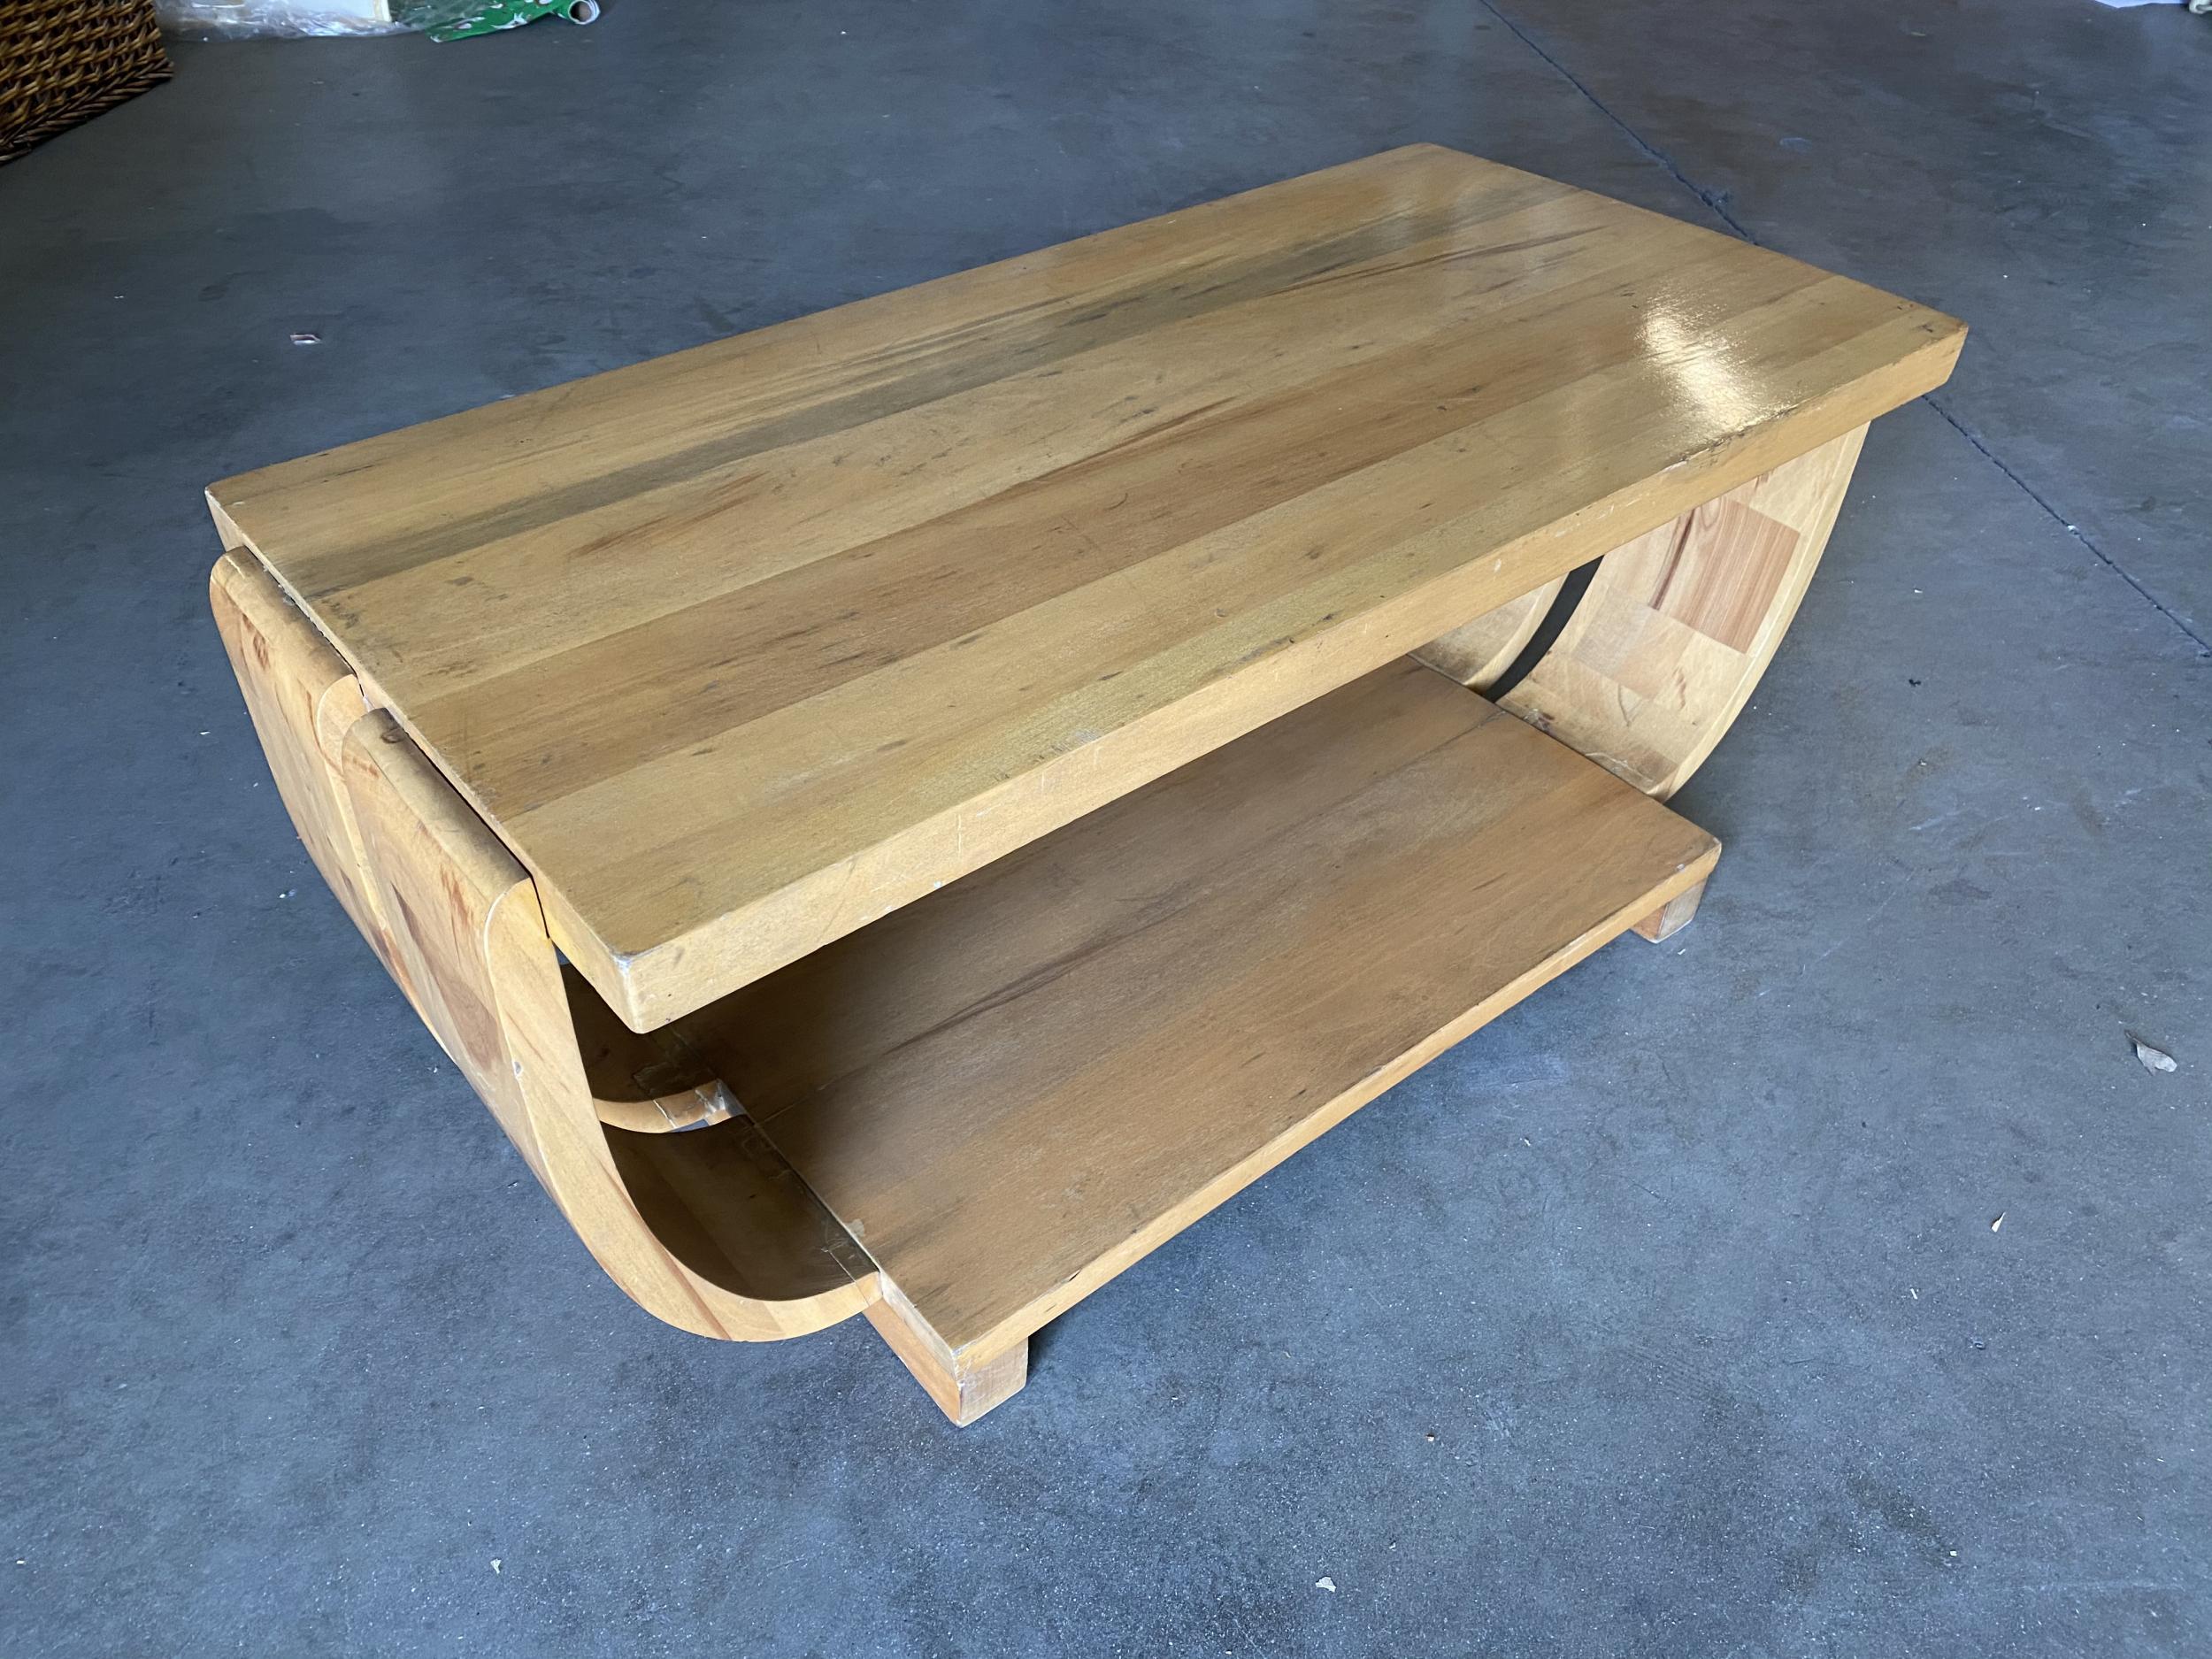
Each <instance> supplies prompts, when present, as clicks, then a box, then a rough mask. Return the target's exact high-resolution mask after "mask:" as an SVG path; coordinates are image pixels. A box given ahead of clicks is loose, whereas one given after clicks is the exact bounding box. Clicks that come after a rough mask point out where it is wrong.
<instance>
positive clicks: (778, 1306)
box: [342, 710, 877, 1341]
mask: <svg viewBox="0 0 2212 1659" xmlns="http://www.w3.org/2000/svg"><path fill="white" fill-rule="evenodd" d="M342 778H343V780H344V784H345V788H346V794H347V796H348V798H349V801H350V802H351V803H352V807H353V812H354V818H355V821H356V823H357V825H358V826H359V830H360V835H361V844H362V850H363V853H364V854H365V861H366V862H365V868H366V872H367V875H368V879H369V883H370V886H371V889H372V891H373V895H374V896H375V898H376V900H377V902H378V905H379V908H380V910H382V912H383V914H384V916H385V918H387V921H388V925H389V927H390V930H391V940H392V946H393V950H394V954H395V956H396V957H397V959H398V961H399V964H400V966H401V970H402V972H403V976H404V977H405V979H407V981H408V982H410V983H411V984H412V985H414V986H415V987H416V989H417V992H418V1003H417V1006H418V1007H419V1010H420V1011H421V1014H422V1017H423V1019H424V1021H425V1022H426V1024H427V1025H429V1026H430V1028H431V1029H432V1030H433V1031H434V1032H435V1033H437V1035H438V1037H439V1039H440V1041H442V1042H443V1043H444V1044H445V1046H446V1049H447V1052H448V1053H449V1054H451V1055H452V1056H453V1058H454V1063H455V1064H457V1065H458V1066H459V1067H460V1068H461V1070H462V1071H464V1072H465V1073H466V1075H467V1077H468V1079H469V1081H470V1082H471V1083H472V1084H473V1085H475V1087H476V1092H477V1093H478V1094H480V1095H481V1096H482V1097H483V1100H484V1102H485V1104H487V1105H488V1106H489V1107H490V1108H491V1110H492V1114H493V1116H494V1117H495V1118H497V1119H498V1120H499V1125H500V1127H501V1128H503V1129H504V1130H505V1131H506V1132H507V1138H508V1139H509V1140H511V1141H513V1142H514V1144H515V1148H516V1149H517V1150H518V1151H519V1152H520V1153H521V1154H522V1156H523V1158H524V1160H525V1161H526V1162H527V1163H528V1164H529V1165H530V1167H531V1169H532V1171H534V1173H535V1174H536V1175H537V1178H538V1179H539V1181H540V1182H541V1183H542V1184H543V1186H544V1187H545V1189H546V1191H547V1192H548V1193H549V1194H550V1195H551V1196H552V1199H553V1202H555V1203H556V1204H557V1205H559V1206H560V1209H561V1211H562V1213H563V1214H564V1215H565V1216H566V1217H568V1219H569V1223H570V1225H572V1226H573V1227H574V1228H575V1229H576V1232H577V1234H578V1236H579V1237H580V1238H581V1239H582V1240H583V1241H584V1244H585V1246H586V1248H588V1249H589V1250H590V1251H591V1253H592V1255H593V1256H595V1257H596V1258H597V1259H598V1261H599V1264H600V1265H601V1266H602V1267H603V1268H604V1269H606V1271H607V1274H608V1277H609V1278H611V1279H613V1280H614V1281H615V1283H616V1284H618V1285H619V1286H621V1287H622V1288H623V1289H624V1290H625V1291H626V1292H627V1293H628V1294H629V1295H630V1296H631V1297H632V1298H633V1299H634V1300H635V1301H636V1302H638V1303H639V1305H640V1306H641V1307H643V1308H644V1309H646V1310H648V1311H649V1312H650V1313H652V1314H655V1315H656V1316H657V1317H660V1318H662V1319H665V1320H666V1321H667V1322H668V1323H669V1324H671V1325H678V1326H680V1327H682V1328H683V1329H685V1330H687V1331H693V1332H696V1333H698V1334H700V1335H702V1336H716V1337H728V1338H735V1339H739V1340H751V1341H761V1340H772V1339H775V1338H779V1337H787V1336H798V1335H802V1334H803V1333H806V1332H809V1331H815V1330H819V1329H820V1328H821V1327H822V1326H824V1325H832V1324H834V1323H835V1322H836V1321H838V1320H840V1319H842V1318H845V1317H848V1316H849V1315H851V1314H855V1313H858V1312H860V1311H861V1310H863V1309H864V1307H866V1306H867V1305H868V1303H870V1302H872V1301H874V1300H875V1298H876V1294H877V1288H876V1282H875V1271H874V1268H873V1265H872V1263H869V1262H868V1261H867V1258H866V1256H864V1255H863V1254H862V1252H861V1251H860V1250H859V1248H858V1247H857V1246H856V1245H854V1244H853V1243H852V1241H851V1240H850V1239H849V1237H847V1235H846V1234H845V1233H844V1231H843V1229H842V1228H841V1227H839V1226H838V1225H836V1223H835V1222H833V1221H832V1220H831V1219H830V1218H829V1217H828V1216H827V1215H826V1212H823V1211H822V1210H821V1208H820V1206H819V1205H818V1203H817V1202H815V1200H814V1198H813V1195H812V1194H810V1193H809V1192H808V1191H807V1190H806V1188H805V1187H803V1185H802V1184H801V1183H800V1182H799V1181H798V1180H797V1179H796V1178H795V1177H793V1176H791V1175H790V1174H789V1173H788V1171H785V1170H783V1169H782V1168H781V1167H780V1164H779V1163H776V1162H772V1161H771V1160H772V1158H773V1155H772V1154H770V1153H768V1152H767V1149H766V1148H765V1146H764V1143H761V1142H759V1140H758V1136H757V1133H755V1132H754V1131H753V1129H752V1126H751V1125H749V1124H748V1123H743V1122H741V1121H734V1120H733V1121H732V1122H727V1123H723V1124H720V1125H714V1126H712V1127H710V1128H707V1129H703V1130H700V1131H695V1132H694V1133H690V1134H686V1135H635V1134H631V1133H627V1132H626V1131H622V1130H614V1131H609V1130H606V1129H603V1127H602V1126H601V1124H600V1121H599V1118H598V1116H597V1113H596V1112H595V1110H594V1102H593V1097H592V1094H591V1091H590V1089H589V1087H588V1085H587V1083H586V1080H585V1075H584V1064H583V1058H582V1056H581V1054H580V1050H579V1048H578V1044H577V1038H576V1028H575V1025H574V1024H573V1022H572V1016H571V1014H570V1010H569V1002H568V994H567V990H566V988H565V987H564V985H563V984H562V980H561V968H560V963H559V959H558V958H557V956H555V954H554V950H553V943H552V941H551V940H550V939H549V937H547V934H546V931H545V917H544V913H543V912H542V911H541V910H540V909H539V907H538V899H537V890H536V888H535V887H533V886H532V884H531V882H530V879H529V877H528V876H527V874H526V872H524V870H523V868H522V866H521V865H520V864H518V863H516V861H515V858H514V856H513V855H512V854H511V853H510V852H508V850H507V849H505V848H504V847H503V846H502V845H501V844H500V843H499V841H498V840H497V838H496V837H495V836H494V835H493V834H492V833H491V832H490V831H489V830H488V829H486V828H485V827H484V825H483V822H482V820H481V819H480V818H477V817H476V815H475V814H474V813H473V812H472V811H471V810H469V808H468V805H467V803H465V802H464V801H462V799H461V798H460V796H459V795H457V794H455V793H454V790H453V788H452V786H451V785H449V784H448V783H447V782H446V780H444V779H443V778H442V777H441V776H439V774H438V772H437V770H436V769H435V768H434V767H433V766H432V765H431V764H430V763H429V762H428V761H427V760H426V759H425V758H424V757H423V755H422V753H421V751H420V750H419V749H417V748H416V747H415V746H414V744H413V743H412V742H411V741H410V740H409V739H408V737H407V734H406V733H404V732H403V731H401V730H400V728H399V726H398V724H397V723H396V721H394V720H393V719H392V718H391V717H390V716H389V715H388V714H386V713H384V712H383V711H382V710H374V711H373V712H371V713H369V714H367V715H365V716H364V717H363V718H361V719H360V720H358V721H357V722H356V723H355V725H354V726H353V727H352V729H351V730H350V731H349V732H348V733H346V738H345V742H344V746H343V751H342Z"/></svg>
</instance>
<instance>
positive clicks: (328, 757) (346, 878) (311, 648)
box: [207, 553, 414, 1001]
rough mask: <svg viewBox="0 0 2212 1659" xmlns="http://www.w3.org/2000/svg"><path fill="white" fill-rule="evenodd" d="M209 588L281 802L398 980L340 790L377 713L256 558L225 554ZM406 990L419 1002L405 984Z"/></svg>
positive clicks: (341, 660) (317, 865) (324, 874)
mask: <svg viewBox="0 0 2212 1659" xmlns="http://www.w3.org/2000/svg"><path fill="white" fill-rule="evenodd" d="M207 586H208V603H209V604H210V605H211V607H212V608H213V610H214V612H215V626H216V628H217V630H218V631H219V633H220V634H222V636H223V649H224V650H225V651H227V653H228V654H229V656H230V665H231V672H234V673H235V674H236V675H237V676H238V688H239V690H240V691H241V692H242V693H244V695H245V699H246V711H247V713H249V714H250V715H251V716H252V717H253V727H254V732H255V733H256V735H257V736H258V737H259V738H260V739H261V749H262V753H263V754H264V755H265V756H266V757H268V761H269V771H270V773H271V775H272V776H273V777H274V778H275V780H276V787H277V794H278V795H280V796H281V797H282V798H283V801H284V805H285V809H286V810H288V811H289V812H290V813H291V815H292V823H293V826H295V827H296V829H297V830H298V831H299V835H300V840H301V841H302V842H303V843H304V844H305V846H306V848H307V856H309V857H310V858H311V859H313V860H314V861H315V868H316V869H317V870H319V871H320V872H322V878H323V879H324V880H325V881H326V882H327V883H328V884H329V886H330V890H331V891H332V892H333V893H334V894H336V895H337V896H338V902H339V903H340V904H342V905H343V906H344V907H345V910H346V914H347V915H349V916H350V917H351V918H353V925H354V926H356V927H357V928H359V929H360V930H361V936H362V937H363V938H364V939H366V940H367V941H369V946H370V949H373V950H374V951H375V952H376V954H377V956H378V959H379V960H380V961H381V962H382V963H383V964H384V965H385V967H386V968H387V969H389V970H391V972H392V974H393V977H394V978H395V979H396V978H398V970H397V969H396V967H395V966H394V964H393V959H392V951H391V941H390V940H389V939H388V937H387V936H386V933H385V930H384V924H383V918H382V917H381V916H380V915H379V914H378V912H377V910H376V904H375V901H374V900H373V899H372V898H371V897H370V896H369V894H368V891H367V888H366V887H365V885H364V883H363V880H362V859H361V841H360V835H359V833H358V832H357V830H356V829H355V827H354V823H353V811H352V809H351V807H350V806H349V804H348V803H347V801H346V796H345V791H344V790H343V789H342V787H340V786H339V783H338V744H339V742H340V741H341V740H342V739H343V738H344V736H345V733H346V728H347V727H348V726H351V725H352V724H353V723H354V722H355V721H356V720H357V719H359V718H361V717H362V716H363V715H364V714H365V713H367V712H368V705H367V704H366V703H365V702H364V701H363V700H362V696H361V684H360V682H359V681H358V680H356V679H355V678H354V676H353V671H352V670H351V669H349V668H348V667H347V666H346V664H345V659H344V658H343V657H340V656H339V655H338V653H337V652H336V651H334V650H333V649H331V648H330V644H329V641H326V640H325V639H324V638H323V636H322V634H320V633H319V631H318V630H317V628H316V626H315V625H314V624H313V623H311V622H310V621H309V620H308V619H307V618H305V617H303V616H302V615H301V614H300V613H299V611H297V610H296V609H295V608H294V607H293V605H292V603H291V602H290V601H288V600H287V599H286V598H285V596H284V593H283V590H282V589H281V588H279V587H278V586H277V585H276V582H275V581H274V580H273V579H272V578H271V576H270V575H269V572H267V571H265V570H264V569H263V568H262V566H261V563H260V561H259V560H258V559H256V558H255V557H253V556H252V555H251V554H241V553H226V554H224V555H223V557H221V558H219V559H218V560H216V561H215V568H214V570H213V571H212V572H210V573H209V576H208V584H207ZM400 988H401V989H403V990H405V991H407V994H408V997H409V1000H410V1001H412V1000H413V997H414V993H413V991H412V990H411V989H409V987H407V985H406V984H405V982H404V981H402V983H401V987H400Z"/></svg>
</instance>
